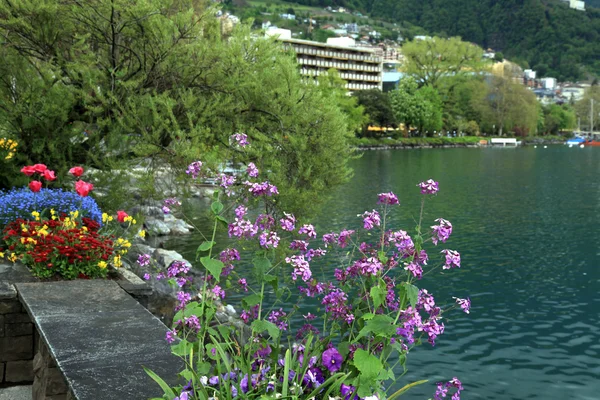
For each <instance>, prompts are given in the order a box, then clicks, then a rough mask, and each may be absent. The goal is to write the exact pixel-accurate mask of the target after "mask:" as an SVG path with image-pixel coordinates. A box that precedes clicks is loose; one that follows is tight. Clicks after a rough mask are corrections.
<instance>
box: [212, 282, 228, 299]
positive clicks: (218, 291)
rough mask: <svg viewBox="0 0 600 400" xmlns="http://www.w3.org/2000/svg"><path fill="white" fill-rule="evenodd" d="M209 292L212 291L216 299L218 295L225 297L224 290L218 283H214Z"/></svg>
mask: <svg viewBox="0 0 600 400" xmlns="http://www.w3.org/2000/svg"><path fill="white" fill-rule="evenodd" d="M211 292H212V293H213V295H214V296H215V298H216V299H218V298H219V297H220V298H221V299H224V298H225V291H224V290H223V289H222V288H221V286H219V285H215V287H213V288H212V289H211Z"/></svg>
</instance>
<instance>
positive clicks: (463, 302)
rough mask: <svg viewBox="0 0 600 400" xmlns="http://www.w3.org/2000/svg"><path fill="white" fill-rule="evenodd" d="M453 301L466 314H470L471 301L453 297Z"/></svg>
mask: <svg viewBox="0 0 600 400" xmlns="http://www.w3.org/2000/svg"><path fill="white" fill-rule="evenodd" d="M453 299H455V300H456V304H458V305H459V306H460V308H461V309H462V310H463V311H464V312H465V313H466V314H469V313H470V312H471V299H469V298H468V297H467V298H466V299H459V298H458V297H453Z"/></svg>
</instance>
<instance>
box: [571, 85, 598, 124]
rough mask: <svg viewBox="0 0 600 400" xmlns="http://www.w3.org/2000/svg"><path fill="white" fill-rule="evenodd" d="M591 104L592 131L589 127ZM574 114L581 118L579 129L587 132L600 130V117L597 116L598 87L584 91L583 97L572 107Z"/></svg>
mask: <svg viewBox="0 0 600 400" xmlns="http://www.w3.org/2000/svg"><path fill="white" fill-rule="evenodd" d="M592 102H593V109H594V114H595V115H596V116H595V117H594V126H593V129H591V128H590V125H591V118H590V116H591V112H592ZM574 109H575V112H576V113H577V116H578V117H580V118H581V128H582V129H587V130H594V131H598V130H600V116H598V112H599V111H600V86H598V85H594V86H592V87H590V88H589V89H588V90H586V92H585V95H584V96H583V98H582V99H581V100H579V101H578V102H577V103H575V106H574Z"/></svg>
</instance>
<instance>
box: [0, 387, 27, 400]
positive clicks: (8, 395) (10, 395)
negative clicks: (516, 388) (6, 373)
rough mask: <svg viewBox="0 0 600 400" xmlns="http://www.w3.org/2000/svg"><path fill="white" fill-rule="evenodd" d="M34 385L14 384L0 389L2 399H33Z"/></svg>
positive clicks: (0, 399)
mask: <svg viewBox="0 0 600 400" xmlns="http://www.w3.org/2000/svg"><path fill="white" fill-rule="evenodd" d="M31 391H32V386H13V387H9V388H5V389H0V400H31Z"/></svg>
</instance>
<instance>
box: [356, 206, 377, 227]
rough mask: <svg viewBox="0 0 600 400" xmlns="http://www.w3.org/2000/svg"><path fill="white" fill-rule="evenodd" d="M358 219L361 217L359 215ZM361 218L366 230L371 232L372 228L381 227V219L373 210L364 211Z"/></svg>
mask: <svg viewBox="0 0 600 400" xmlns="http://www.w3.org/2000/svg"><path fill="white" fill-rule="evenodd" d="M359 217H361V215H359ZM362 218H363V226H364V228H365V229H366V230H371V229H373V227H374V226H379V225H381V217H380V216H379V213H378V212H377V211H375V210H373V211H371V212H369V211H365V212H364V213H363V215H362Z"/></svg>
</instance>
